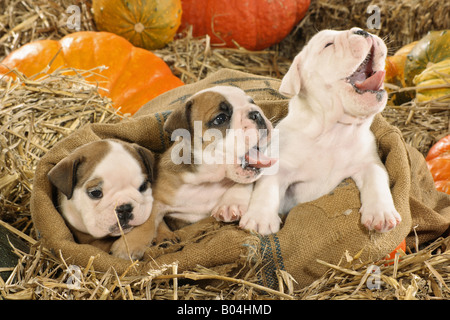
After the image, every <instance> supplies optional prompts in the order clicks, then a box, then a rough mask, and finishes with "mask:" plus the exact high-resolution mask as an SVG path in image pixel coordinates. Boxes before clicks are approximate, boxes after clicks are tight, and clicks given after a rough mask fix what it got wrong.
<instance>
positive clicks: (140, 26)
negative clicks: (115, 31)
mask: <svg viewBox="0 0 450 320" xmlns="http://www.w3.org/2000/svg"><path fill="white" fill-rule="evenodd" d="M144 30H145V26H144V25H143V24H142V23H140V22H138V23H136V24H135V25H134V31H136V32H137V33H141V32H142V31H144Z"/></svg>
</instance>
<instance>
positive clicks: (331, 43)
mask: <svg viewBox="0 0 450 320" xmlns="http://www.w3.org/2000/svg"><path fill="white" fill-rule="evenodd" d="M333 44H334V43H333V42H328V43H327V44H326V45H325V47H324V49H325V48H326V47H329V46H331V45H333Z"/></svg>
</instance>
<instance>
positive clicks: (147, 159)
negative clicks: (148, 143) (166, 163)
mask: <svg viewBox="0 0 450 320" xmlns="http://www.w3.org/2000/svg"><path fill="white" fill-rule="evenodd" d="M134 147H135V148H136V151H137V153H138V154H139V156H140V157H141V159H142V162H143V163H144V167H145V170H146V171H147V175H148V181H150V182H153V168H154V164H155V157H154V156H153V153H152V152H151V151H150V150H148V149H147V148H144V147H141V146H139V145H134Z"/></svg>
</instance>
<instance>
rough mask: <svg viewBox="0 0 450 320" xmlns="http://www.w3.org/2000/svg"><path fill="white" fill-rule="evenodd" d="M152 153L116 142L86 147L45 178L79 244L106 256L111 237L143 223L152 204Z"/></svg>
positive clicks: (69, 156) (90, 144)
mask: <svg viewBox="0 0 450 320" xmlns="http://www.w3.org/2000/svg"><path fill="white" fill-rule="evenodd" d="M153 166H154V157H153V154H152V153H151V151H149V150H147V149H145V148H143V147H140V146H138V145H136V144H130V143H126V142H122V141H118V140H109V139H106V140H100V141H95V142H91V143H88V144H86V145H83V146H81V147H79V148H77V149H75V150H74V152H73V153H71V154H70V155H68V156H67V157H66V158H64V159H63V160H61V161H60V162H59V163H57V164H56V165H55V166H54V167H53V168H52V169H51V170H50V171H49V173H48V178H49V180H50V182H51V183H52V184H53V185H54V186H55V187H56V189H57V191H58V194H57V203H58V204H57V208H58V210H59V211H60V213H61V214H62V216H63V217H64V219H65V220H66V222H67V224H68V226H69V228H70V229H71V231H72V233H73V234H74V236H75V238H76V239H77V241H78V242H80V243H89V244H92V245H94V246H97V247H99V248H101V249H103V250H105V251H109V247H110V246H111V244H112V241H111V238H113V237H118V236H120V235H121V234H122V232H123V233H127V232H129V231H131V230H132V229H133V228H134V227H136V226H138V225H141V224H142V223H144V222H145V221H146V220H147V219H148V217H149V216H150V213H151V210H152V204H153V196H152V189H151V183H152V181H153Z"/></svg>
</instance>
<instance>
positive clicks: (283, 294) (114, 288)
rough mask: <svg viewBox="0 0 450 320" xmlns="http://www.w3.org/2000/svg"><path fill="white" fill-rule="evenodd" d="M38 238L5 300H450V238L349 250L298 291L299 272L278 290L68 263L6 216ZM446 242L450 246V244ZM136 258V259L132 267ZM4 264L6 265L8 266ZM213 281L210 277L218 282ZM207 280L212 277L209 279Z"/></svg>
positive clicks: (202, 275)
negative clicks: (372, 251)
mask: <svg viewBox="0 0 450 320" xmlns="http://www.w3.org/2000/svg"><path fill="white" fill-rule="evenodd" d="M0 225H3V226H5V227H7V228H8V229H9V230H11V231H13V232H14V233H15V234H17V235H19V236H21V237H22V238H23V239H25V240H26V241H28V242H29V243H30V245H31V251H30V253H25V252H22V251H20V250H18V249H16V248H14V251H15V253H16V254H17V256H18V264H17V266H16V267H14V268H11V269H10V270H9V271H11V275H10V277H9V278H8V279H7V280H6V281H4V280H2V279H1V278H0V299H1V298H3V299H11V300H18V299H55V300H91V299H95V300H143V299H145V300H150V299H153V300H178V299H179V300H256V299H258V300H261V299H289V300H291V299H295V300H297V299H302V300H324V299H327V300H329V299H333V300H359V299H370V300H419V299H420V300H442V299H444V300H448V299H450V289H449V286H450V250H448V248H449V244H450V237H449V238H446V239H444V238H439V239H437V240H435V241H434V242H432V243H431V244H429V245H428V246H427V247H425V248H423V249H421V250H417V251H415V252H408V254H407V255H405V254H404V253H403V252H400V253H398V254H397V255H396V257H395V259H394V260H393V261H392V260H389V261H388V262H387V261H383V260H382V261H378V262H372V261H361V260H360V259H359V257H358V256H359V254H357V255H355V256H354V257H351V256H349V255H348V253H347V254H345V255H344V256H343V257H342V259H341V262H340V263H339V264H338V265H332V264H328V263H326V262H324V261H320V260H317V263H321V264H324V265H326V266H328V267H329V268H330V269H329V270H328V271H327V272H326V273H325V274H324V275H323V276H322V277H321V278H320V279H318V280H316V281H315V282H313V283H312V284H311V285H310V286H308V287H305V288H303V289H301V290H299V291H294V290H293V289H292V288H293V279H292V278H291V277H290V275H289V274H287V273H286V272H284V271H280V272H279V273H278V280H279V282H280V285H279V289H278V290H273V289H269V288H265V287H263V286H261V285H259V284H257V283H256V281H255V279H256V278H255V277H253V278H252V279H249V280H242V279H236V278H232V277H226V276H221V275H220V274H217V273H216V272H215V271H213V270H210V269H207V268H203V267H201V266H198V267H197V269H196V270H193V271H190V272H184V273H182V274H179V273H177V264H176V263H173V264H170V265H164V266H160V268H158V269H155V270H151V271H149V272H148V273H147V274H145V275H141V276H128V275H127V272H125V273H124V274H117V273H116V272H115V270H114V269H113V268H111V269H109V270H108V271H107V272H96V271H95V270H94V268H93V266H92V263H93V261H94V259H95V257H91V259H90V261H89V262H88V263H87V265H86V266H74V265H68V264H67V263H66V262H65V261H64V259H63V258H62V257H61V256H58V257H57V256H54V255H53V254H52V253H51V252H49V251H48V250H46V249H45V248H43V247H42V246H41V245H40V244H39V242H37V241H36V240H34V239H33V238H30V237H28V236H26V235H24V234H23V233H21V232H20V231H18V230H16V229H14V228H13V227H11V226H9V225H8V224H6V223H4V222H2V221H0ZM446 249H447V251H445V250H446ZM132 267H133V264H130V269H131V268H132ZM3 271H4V270H3ZM212 280H213V281H214V284H213V285H212V284H211V281H212ZM205 281H207V282H205Z"/></svg>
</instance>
